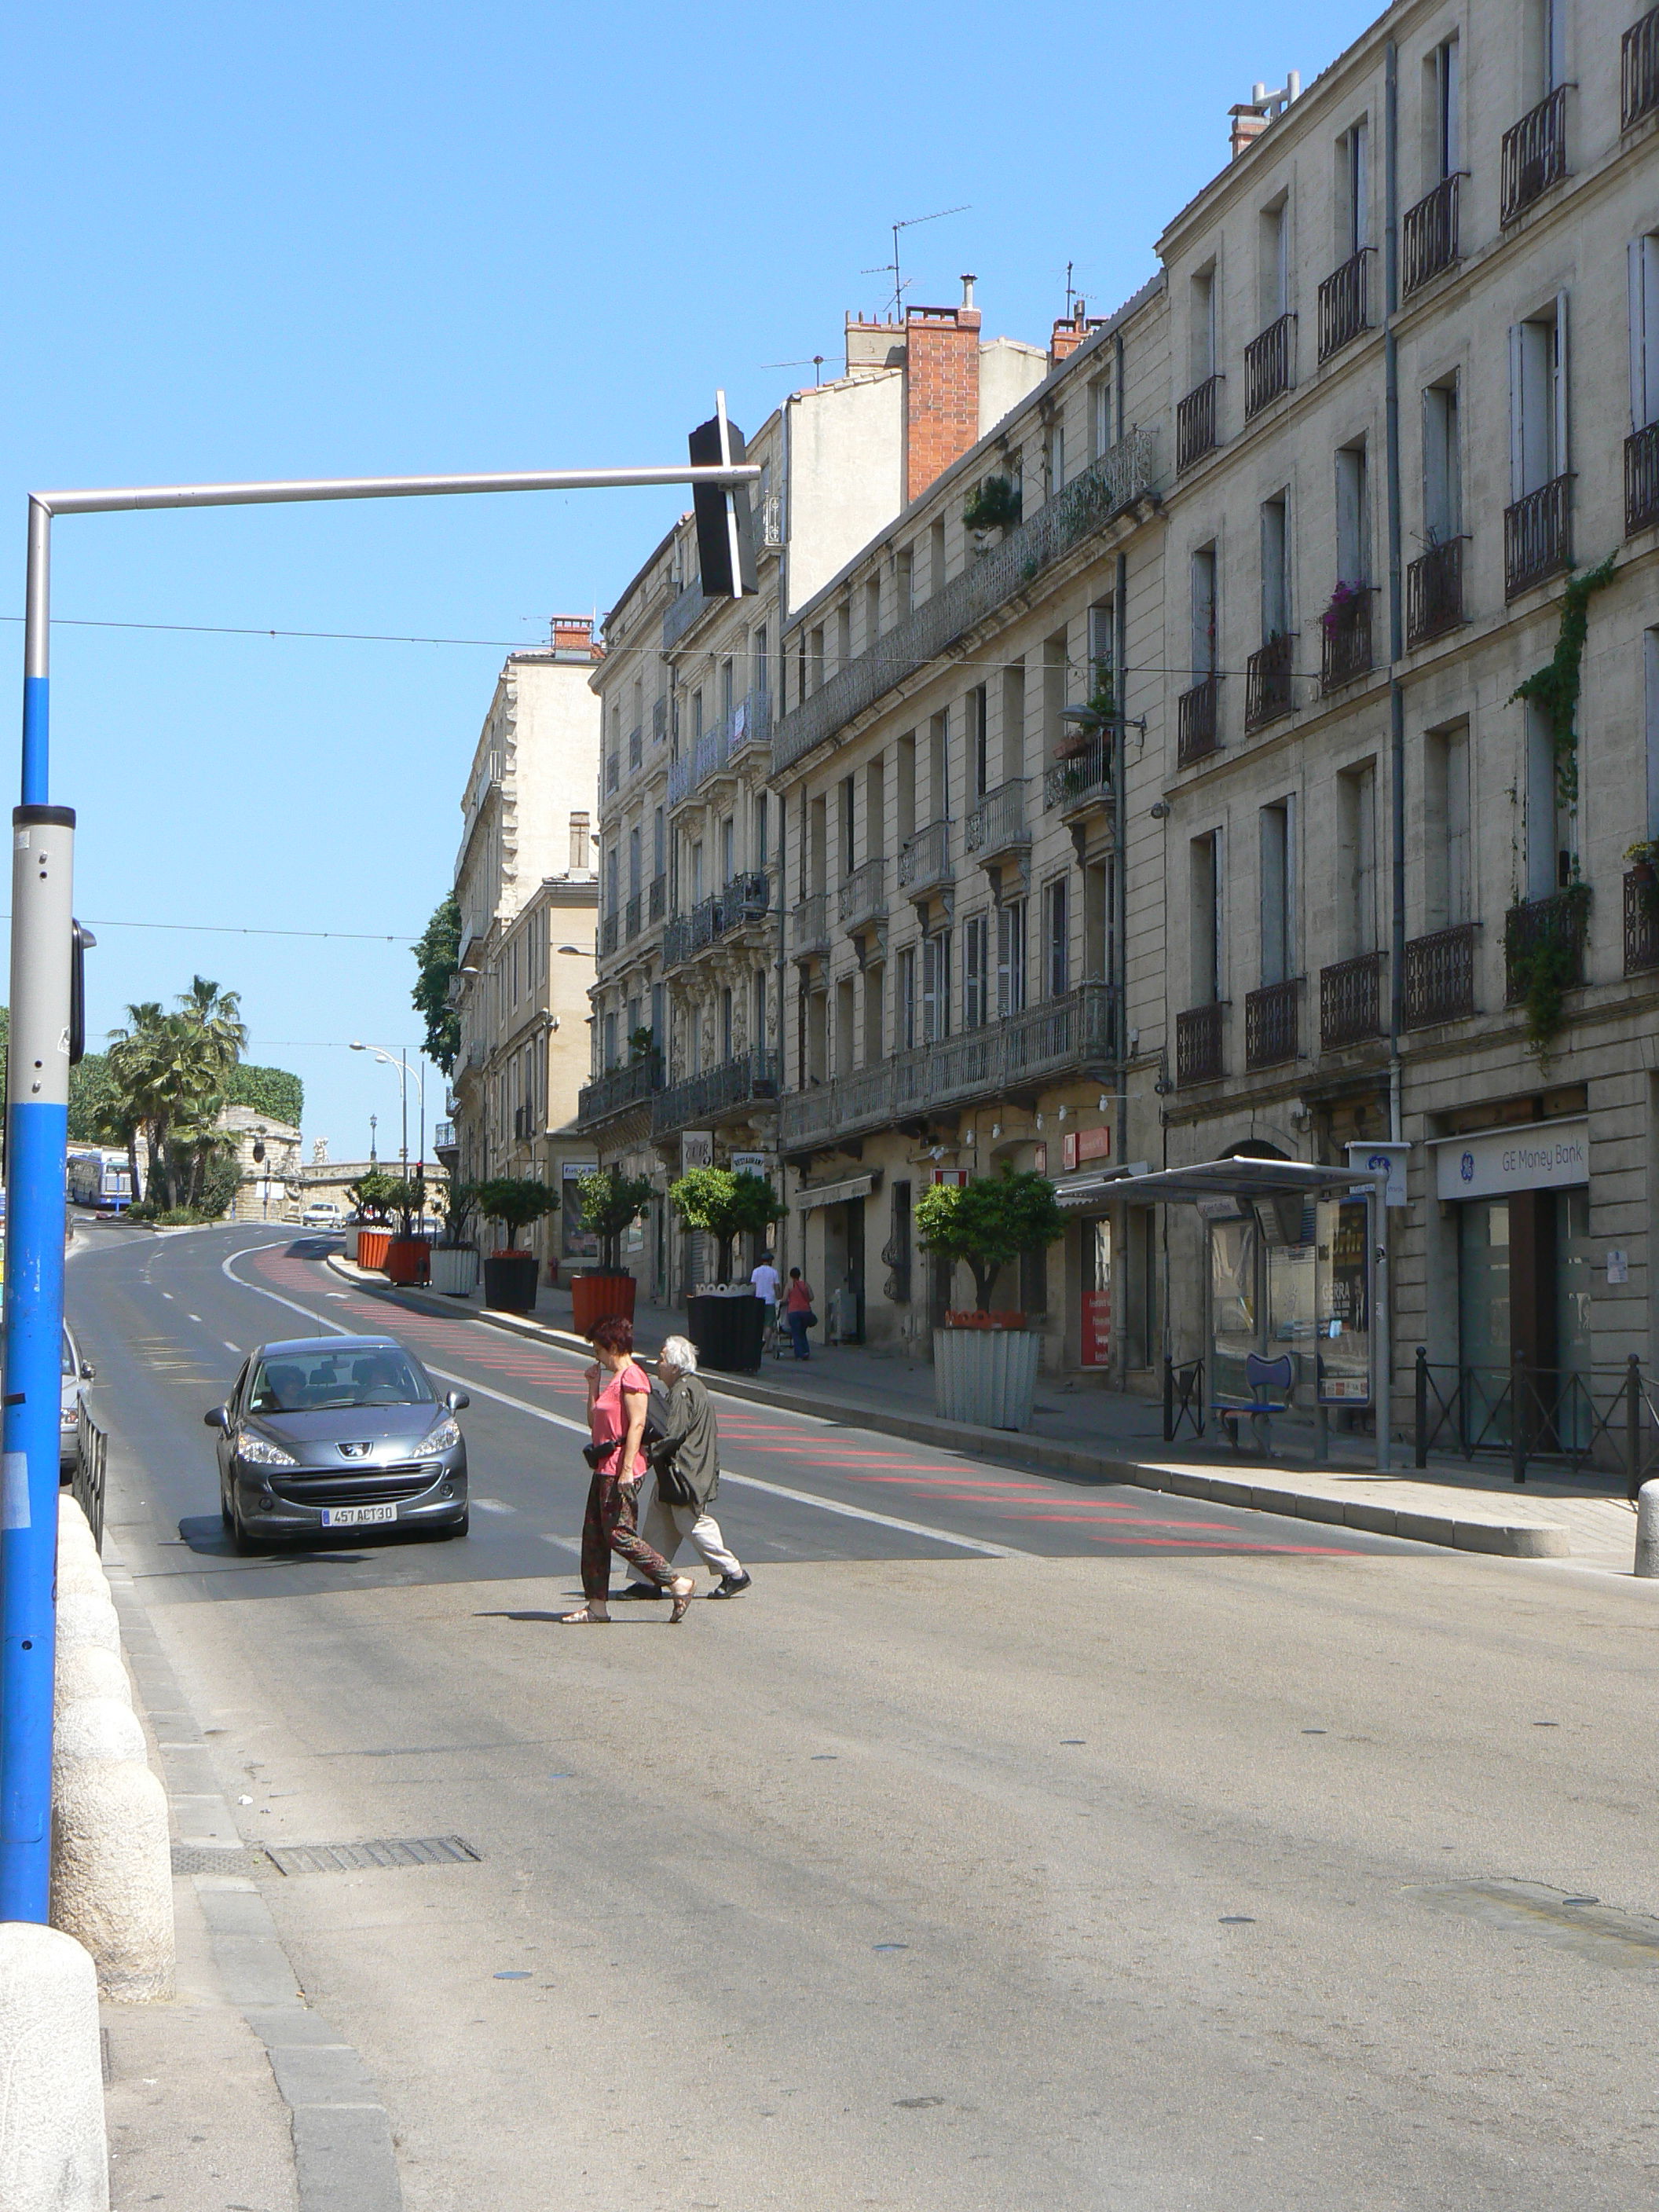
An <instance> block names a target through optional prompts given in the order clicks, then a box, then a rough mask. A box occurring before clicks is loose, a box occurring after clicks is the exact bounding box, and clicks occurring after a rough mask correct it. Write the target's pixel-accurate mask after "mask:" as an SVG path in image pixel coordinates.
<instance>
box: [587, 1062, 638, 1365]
mask: <svg viewBox="0 0 1659 2212" xmlns="http://www.w3.org/2000/svg"><path fill="white" fill-rule="evenodd" d="M635 1034H636V1035H637V1034H638V1032H636V1033H635ZM576 1191H577V1195H578V1196H579V1198H580V1200H581V1209H582V1227H583V1228H584V1229H586V1231H588V1232H589V1234H590V1235H592V1236H594V1237H598V1238H599V1266H598V1267H583V1268H581V1269H580V1271H579V1272H578V1273H576V1274H574V1275H573V1276H572V1277H571V1279H570V1310H571V1316H572V1321H573V1324H574V1328H575V1329H576V1333H577V1334H578V1335H580V1336H586V1334H587V1332H588V1331H589V1329H591V1328H592V1326H593V1324H594V1322H596V1321H599V1320H601V1319H602V1318H603V1317H604V1316H605V1315H606V1314H623V1315H625V1316H627V1318H628V1319H629V1321H632V1320H633V1318H634V1297H635V1291H636V1289H637V1287H638V1286H637V1285H636V1284H635V1280H634V1278H633V1277H632V1275H630V1274H629V1272H628V1270H627V1269H626V1268H625V1267H623V1263H622V1240H623V1236H624V1235H625V1234H626V1233H627V1231H629V1229H631V1228H632V1227H633V1225H634V1224H635V1221H637V1220H638V1218H639V1217H640V1215H641V1213H643V1212H644V1211H645V1209H646V1207H647V1206H649V1205H650V1203H651V1197H652V1190H651V1179H650V1177H649V1176H625V1175H624V1174H623V1171H622V1170H621V1169H620V1168H619V1167H617V1166H614V1165H613V1166H611V1167H608V1168H595V1169H594V1170H593V1172H592V1174H591V1175H585V1176H583V1177H582V1179H581V1181H580V1182H579V1183H578V1184H577V1185H576Z"/></svg>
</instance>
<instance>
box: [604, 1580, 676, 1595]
mask: <svg viewBox="0 0 1659 2212" xmlns="http://www.w3.org/2000/svg"><path fill="white" fill-rule="evenodd" d="M611 1595H612V1596H613V1597H615V1598H629V1597H665V1596H666V1595H667V1592H666V1591H665V1590H660V1589H658V1588H657V1585H656V1584H655V1583H623V1586H622V1588H621V1589H619V1590H613V1591H612V1592H611Z"/></svg>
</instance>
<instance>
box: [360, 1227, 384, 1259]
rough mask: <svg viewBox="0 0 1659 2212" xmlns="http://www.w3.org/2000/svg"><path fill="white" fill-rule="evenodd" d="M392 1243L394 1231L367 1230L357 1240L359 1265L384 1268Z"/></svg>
mask: <svg viewBox="0 0 1659 2212" xmlns="http://www.w3.org/2000/svg"><path fill="white" fill-rule="evenodd" d="M391 1243H392V1231H390V1230H389V1229H365V1230H364V1231H362V1235H361V1236H360V1237H358V1239H357V1265H358V1266H359V1267H385V1266H386V1253H387V1251H388V1250H389V1249H390V1247H391Z"/></svg>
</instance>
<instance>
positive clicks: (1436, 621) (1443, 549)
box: [1406, 538, 1468, 646]
mask: <svg viewBox="0 0 1659 2212" xmlns="http://www.w3.org/2000/svg"><path fill="white" fill-rule="evenodd" d="M1466 544H1468V539H1467V538H1448V539H1447V540H1446V542H1445V544H1443V545H1431V546H1430V548H1429V550H1428V551H1427V552H1426V553H1423V554H1419V556H1418V558H1417V559H1416V560H1415V561H1413V562H1411V563H1410V564H1409V565H1408V566H1407V570H1406V642H1407V645H1408V646H1418V645H1426V644H1427V643H1428V641H1429V640H1430V639H1431V637H1443V636H1444V635H1445V634H1446V632H1447V631H1448V630H1449V629H1456V628H1457V627H1458V625H1459V623H1462V620H1463V548H1464V546H1465V545H1466Z"/></svg>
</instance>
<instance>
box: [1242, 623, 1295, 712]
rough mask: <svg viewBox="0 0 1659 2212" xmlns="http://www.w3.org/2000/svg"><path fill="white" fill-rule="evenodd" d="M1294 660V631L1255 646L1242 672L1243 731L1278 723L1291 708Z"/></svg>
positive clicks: (1292, 701)
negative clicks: (1262, 644)
mask: <svg viewBox="0 0 1659 2212" xmlns="http://www.w3.org/2000/svg"><path fill="white" fill-rule="evenodd" d="M1295 659H1296V634H1295V632H1294V631H1286V632H1285V634H1284V635H1281V636H1279V637H1270V638H1269V639H1268V640H1267V643H1266V645H1264V646H1260V647H1257V649H1256V651H1255V652H1254V653H1252V654H1251V655H1250V657H1249V660H1248V661H1247V662H1246V663H1245V673H1244V726H1245V728H1246V729H1247V730H1264V729H1266V727H1267V725H1268V723H1269V722H1277V721H1279V720H1281V719H1282V717H1283V716H1285V715H1286V714H1289V713H1290V712H1291V708H1293V707H1294V706H1295V704H1296V696H1295V673H1296V671H1295V668H1294V665H1293V664H1294V662H1295Z"/></svg>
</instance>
